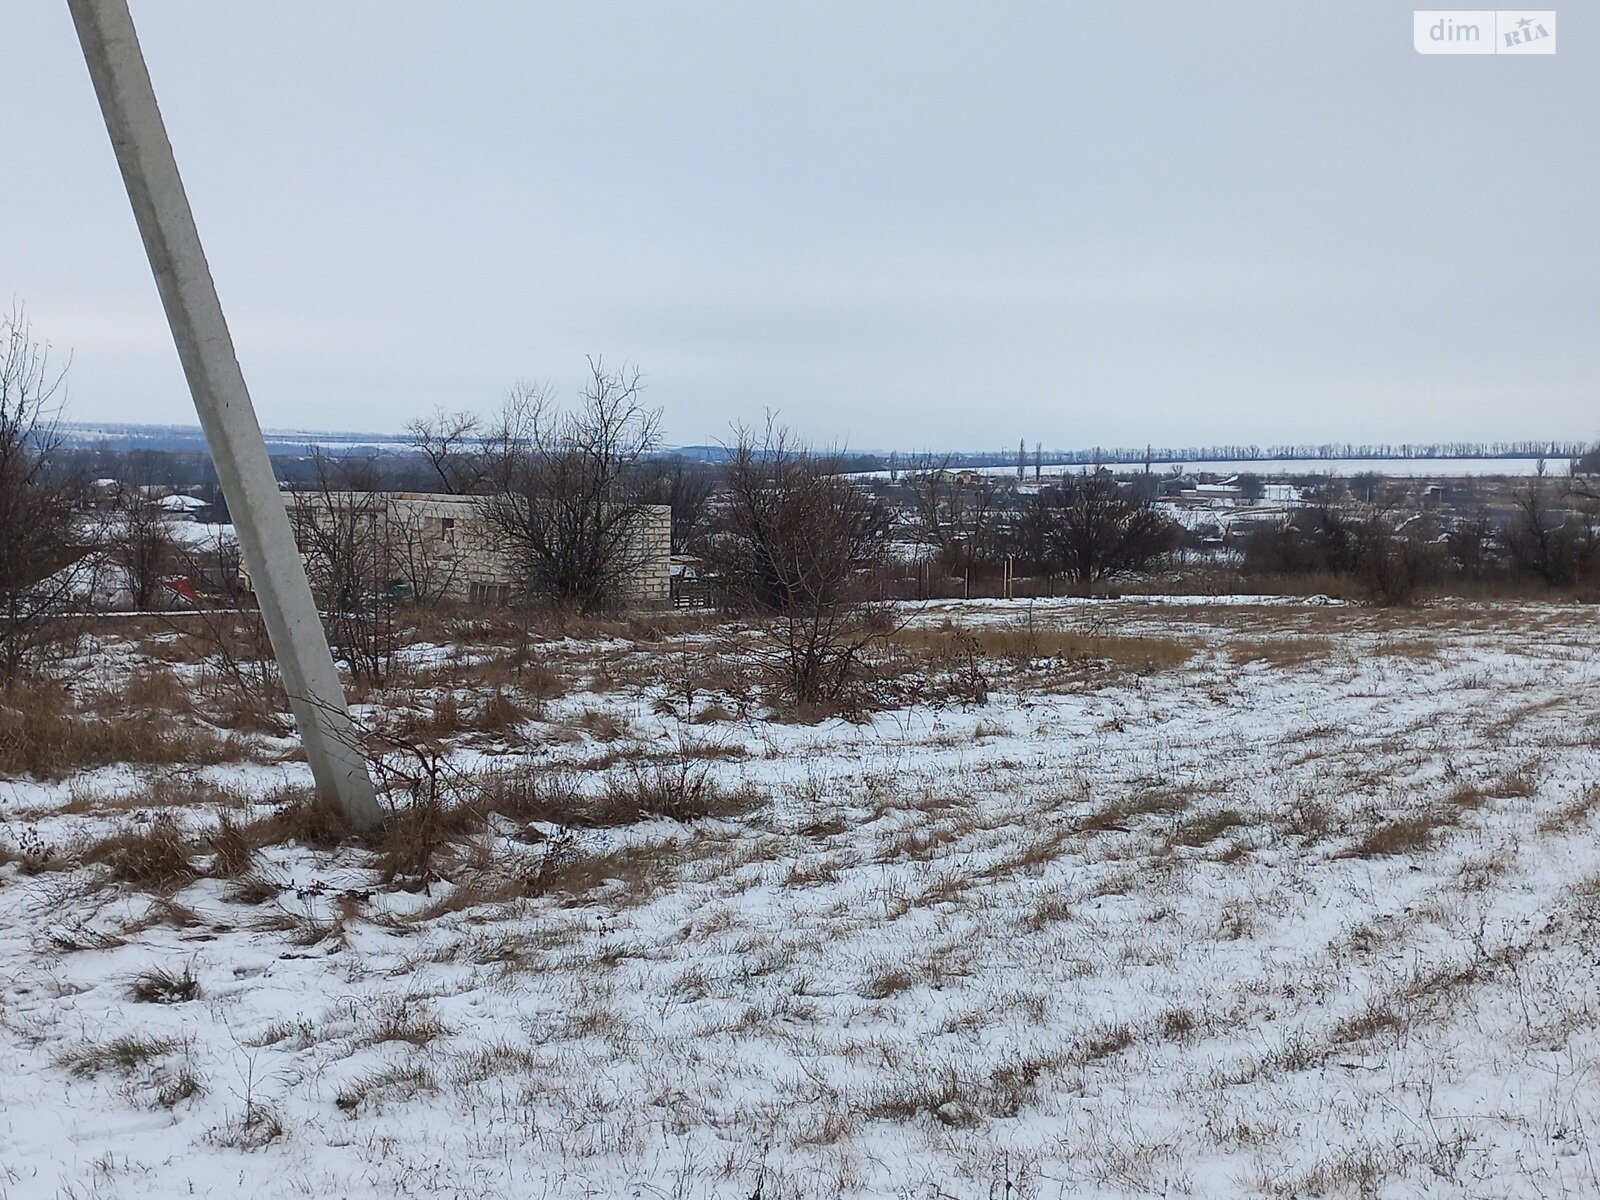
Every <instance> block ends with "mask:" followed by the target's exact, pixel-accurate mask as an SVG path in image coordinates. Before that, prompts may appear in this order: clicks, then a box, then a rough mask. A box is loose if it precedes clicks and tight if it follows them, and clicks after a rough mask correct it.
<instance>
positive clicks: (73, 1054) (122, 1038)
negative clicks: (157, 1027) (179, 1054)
mask: <svg viewBox="0 0 1600 1200" xmlns="http://www.w3.org/2000/svg"><path fill="white" fill-rule="evenodd" d="M177 1045H178V1040H177V1039H176V1038H170V1037H147V1036H142V1035H140V1034H132V1033H130V1034H122V1035H119V1036H117V1037H114V1038H109V1039H107V1040H106V1041H103V1042H90V1041H85V1042H82V1043H80V1044H79V1045H77V1046H74V1047H72V1048H71V1049H68V1050H63V1051H62V1052H61V1053H60V1054H58V1055H57V1056H56V1064H57V1065H58V1066H61V1067H65V1068H66V1069H67V1070H69V1071H71V1072H72V1073H73V1074H74V1075H78V1076H81V1077H84V1078H92V1077H93V1076H96V1075H101V1074H104V1073H106V1072H108V1071H114V1072H116V1073H118V1074H121V1075H129V1074H132V1073H133V1072H134V1071H136V1070H138V1069H139V1068H140V1067H141V1066H143V1065H144V1064H145V1063H147V1062H149V1061H151V1060H152V1059H155V1058H159V1057H160V1056H161V1055H163V1054H166V1053H167V1052H168V1051H170V1050H172V1049H174V1048H175V1047H176V1046H177Z"/></svg>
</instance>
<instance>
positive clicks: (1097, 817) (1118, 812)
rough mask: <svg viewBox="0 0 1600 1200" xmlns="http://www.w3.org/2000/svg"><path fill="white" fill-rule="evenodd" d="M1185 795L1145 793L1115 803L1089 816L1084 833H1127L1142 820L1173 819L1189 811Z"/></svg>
mask: <svg viewBox="0 0 1600 1200" xmlns="http://www.w3.org/2000/svg"><path fill="white" fill-rule="evenodd" d="M1188 803H1189V801H1188V797H1187V796H1186V795H1185V794H1184V793H1183V792H1181V791H1171V790H1165V791H1154V792H1145V793H1143V794H1142V795H1138V796H1125V797H1122V798H1121V799H1117V800H1111V801H1108V802H1106V803H1105V804H1102V805H1100V807H1098V808H1096V809H1094V810H1092V811H1091V812H1089V813H1088V814H1087V815H1086V816H1085V817H1084V818H1083V820H1082V821H1081V822H1079V824H1078V829H1079V831H1080V832H1082V833H1127V832H1128V831H1129V830H1130V829H1132V828H1133V822H1134V821H1135V820H1137V819H1138V818H1139V817H1147V816H1157V815H1170V814H1173V813H1179V812H1182V811H1183V810H1184V809H1185V808H1187V807H1188Z"/></svg>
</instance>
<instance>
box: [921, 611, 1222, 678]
mask: <svg viewBox="0 0 1600 1200" xmlns="http://www.w3.org/2000/svg"><path fill="white" fill-rule="evenodd" d="M889 640H890V643H891V644H892V645H894V646H897V647H900V648H903V649H906V650H909V651H912V652H913V653H917V654H921V655H925V656H927V657H930V658H958V657H962V656H965V655H969V654H977V655H979V656H980V657H982V658H986V659H994V660H1007V661H1010V662H1014V663H1029V662H1034V661H1037V660H1039V659H1054V660H1057V661H1060V662H1106V663H1112V664H1114V665H1116V666H1119V667H1123V668H1125V669H1127V670H1133V671H1155V670H1163V669H1167V668H1171V667H1176V666H1179V665H1180V664H1182V663H1184V662H1186V661H1187V660H1188V658H1189V656H1190V655H1191V654H1192V653H1193V652H1194V647H1193V645H1192V644H1190V643H1188V642H1185V641H1180V640H1178V639H1176V638H1165V637H1139V636H1129V635H1122V634H1099V633H1084V632H1080V631H1078V630H1073V629H1050V628H1029V627H1028V626H1027V625H1026V624H1024V623H1020V622H1019V623H1016V624H1009V625H975V626H965V625H957V624H954V623H948V622H947V623H946V624H943V625H931V626H929V625H916V626H907V627H905V628H903V629H899V630H896V631H895V632H894V633H893V634H891V635H890V639H889Z"/></svg>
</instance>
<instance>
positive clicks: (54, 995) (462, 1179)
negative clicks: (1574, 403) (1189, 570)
mask: <svg viewBox="0 0 1600 1200" xmlns="http://www.w3.org/2000/svg"><path fill="white" fill-rule="evenodd" d="M1023 608H1024V606H1022V605H1019V604H1013V605H1009V606H1007V605H1002V604H1000V603H993V604H991V603H972V604H960V603H942V604H933V605H929V606H927V607H926V610H925V611H924V612H922V613H921V614H920V615H919V617H918V620H919V622H920V623H922V624H926V625H937V624H938V623H941V622H944V621H946V620H950V621H954V622H959V623H961V624H963V625H967V626H971V627H977V626H980V625H982V624H984V623H990V624H992V623H995V622H997V621H1002V620H1009V621H1016V620H1017V618H1018V616H1019V614H1020V613H1021V612H1022V610H1023ZM1029 619H1030V620H1032V621H1035V622H1037V623H1038V624H1039V625H1040V626H1047V627H1051V628H1061V627H1071V628H1075V629H1092V630H1093V631H1094V632H1095V633H1096V634H1108V635H1117V636H1136V637H1153V638H1154V637H1160V638H1178V639H1185V640H1187V641H1188V642H1190V643H1192V645H1193V647H1194V652H1193V654H1192V656H1191V657H1190V658H1189V659H1188V661H1187V662H1186V663H1184V664H1183V665H1181V666H1179V667H1175V668H1172V669H1167V670H1155V671H1151V672H1149V673H1143V674H1141V673H1126V672H1122V673H1115V672H1111V673H1107V674H1106V675H1105V677H1104V678H1103V679H1099V678H1097V677H1095V676H1093V675H1091V676H1088V677H1086V678H1083V679H1080V680H1078V681H1076V682H1060V681H1059V679H1058V677H1056V676H1053V675H1051V674H1050V673H1049V672H1044V673H1043V674H1038V673H1030V672H1029V671H1027V670H1022V671H1019V672H1017V673H1014V674H1012V675H1008V676H1006V677H1005V678H1004V679H1002V678H1000V677H999V676H998V675H997V677H996V680H995V682H994V686H993V687H992V688H991V694H990V696H989V699H988V702H987V703H986V704H983V705H970V706H965V707H962V706H945V707H935V706H928V705H918V706H912V707H906V708H900V709H896V710H893V711H887V712H880V713H878V714H877V715H876V716H875V717H874V718H873V719H872V720H871V721H870V722H868V723H865V724H851V723H847V722H843V721H829V722H824V723H822V724H820V725H813V726H807V725H797V724H779V723H771V722H765V721H760V720H754V719H747V720H742V721H741V720H731V721H725V722H720V723H715V724H709V725H693V726H690V725H687V724H685V723H683V722H681V721H680V720H679V716H678V715H673V714H672V713H671V712H670V711H669V706H668V705H667V704H665V703H663V702H662V695H661V694H660V691H659V688H657V687H655V685H651V686H649V687H634V688H629V687H620V688H618V689H616V690H613V691H609V692H603V693H602V692H596V693H595V694H590V695H581V696H570V695H569V696H568V697H566V698H565V699H564V700H561V701H559V702H557V703H555V704H553V705H552V706H551V708H550V709H549V710H547V711H546V712H545V714H544V716H545V718H546V720H547V721H554V720H555V719H556V718H557V717H558V716H560V715H563V714H564V715H565V716H566V717H571V716H572V714H574V713H575V712H578V711H579V710H580V709H581V710H582V711H585V712H589V713H593V712H597V711H604V712H607V713H611V714H613V715H614V716H615V717H616V718H618V719H620V720H621V721H623V722H625V728H626V729H627V731H628V732H627V734H626V735H624V737H623V738H622V739H621V740H620V741H616V742H607V743H603V744H602V743H600V742H599V741H597V740H596V739H595V738H593V737H591V736H590V735H588V734H585V735H584V738H583V739H582V740H581V741H577V742H573V743H571V744H564V745H562V746H558V747H556V748H554V749H551V748H549V747H546V748H545V749H543V750H541V754H542V755H544V756H545V758H546V759H548V758H549V757H551V756H555V757H560V756H561V755H563V754H565V755H569V756H571V757H572V759H573V761H579V760H580V759H582V760H584V761H589V762H591V763H593V762H595V761H596V759H595V756H596V754H597V753H598V752H600V751H602V750H607V749H610V750H619V749H620V750H622V751H625V752H630V753H631V752H637V753H644V752H647V751H654V752H657V753H659V752H661V751H662V749H663V748H664V747H666V748H670V747H673V746H677V747H679V749H680V750H681V749H682V747H683V746H685V745H686V744H692V745H699V746H702V747H710V749H709V750H707V753H706V757H705V759H704V761H706V762H707V763H708V764H709V765H708V766H707V768H706V769H707V770H710V771H712V772H714V775H715V778H716V779H718V780H719V781H721V783H722V784H723V785H724V786H725V787H726V788H727V789H729V790H732V789H738V788H743V789H747V790H748V792H749V794H750V796H751V797H752V800H751V802H750V803H749V805H748V806H747V810H746V811H742V812H734V813H731V814H729V815H721V816H718V817H714V818H702V819H699V820H695V821H692V822H688V823H682V824H680V823H676V822H670V821H664V820H651V821H644V822H640V823H637V824H631V825H626V826H617V827H610V828H591V829H573V830H564V829H560V828H555V827H551V826H548V825H541V826H540V827H539V828H536V829H525V828H520V827H518V826H516V825H515V823H511V822H502V823H500V824H499V825H498V826H497V827H496V828H495V829H494V830H492V831H491V832H490V833H487V834H484V835H482V836H481V837H480V838H478V840H477V842H476V844H475V845H474V846H473V847H471V848H469V850H468V851H466V852H464V853H463V857H464V858H466V859H472V858H475V859H476V860H477V861H478V862H479V863H480V865H487V864H492V866H493V869H494V870H495V871H496V872H498V873H499V875H500V876H502V877H516V876H518V875H519V873H520V874H521V875H522V876H526V877H527V878H529V879H535V878H544V877H546V876H545V875H543V874H542V873H544V872H548V871H550V870H551V869H552V867H554V868H557V869H559V868H561V867H562V865H563V864H570V863H579V864H588V865H589V866H590V867H591V868H592V870H590V871H589V873H588V874H587V875H586V876H585V878H586V880H587V882H586V883H583V884H577V883H574V884H571V885H570V886H566V887H553V888H538V887H528V888H524V889H522V891H521V892H520V893H518V892H515V891H512V892H506V891H504V890H502V891H501V892H499V893H490V892H485V893H484V894H482V895H478V894H476V893H472V892H471V887H472V884H471V882H470V881H471V876H470V873H468V872H466V871H464V870H463V871H458V872H456V873H454V874H453V878H454V879H455V881H456V882H454V883H452V882H449V881H447V880H443V879H441V880H436V881H434V882H432V883H431V884H430V886H429V888H428V891H427V892H426V893H425V894H424V893H421V892H411V891H405V890H396V889H393V888H388V887H385V886H384V885H383V883H382V881H381V879H380V878H379V877H378V875H377V874H376V873H375V872H374V870H373V869H372V860H371V856H370V854H369V853H368V852H366V851H363V850H360V849H358V848H354V847H346V848H343V849H339V850H314V849H309V848H304V847H300V846H277V847H271V848H268V849H267V850H266V851H264V852H263V858H264V861H263V862H262V864H261V865H260V867H259V869H258V872H257V874H258V875H259V876H261V877H264V878H267V879H270V880H271V881H272V882H273V885H274V886H273V887H272V889H271V892H272V893H273V895H272V898H271V899H269V900H267V901H266V902H265V903H260V904H251V903H245V902H244V901H243V900H241V899H239V898H237V892H236V889H235V888H234V887H233V885H230V884H227V883H225V882H223V881H221V880H218V879H211V878H200V879H198V880H196V881H195V882H193V883H191V884H189V885H188V886H186V887H183V888H182V889H181V890H179V891H177V892H176V893H175V894H173V895H171V896H169V897H162V896H152V895H151V894H148V893H145V892H142V891H139V890H136V889H133V888H130V887H124V886H120V885H115V886H107V885H105V884H103V883H102V882H100V881H99V878H98V876H97V875H96V873H95V871H96V869H95V868H88V867H81V868H76V869H74V870H69V871H43V872H40V873H38V874H26V873H24V865H25V864H24V863H20V862H13V863H11V865H9V866H4V867H0V962H4V963H5V964H6V966H5V968H4V971H3V972H0V1048H3V1049H0V1053H3V1054H4V1056H5V1061H6V1062H7V1064H8V1069H7V1070H6V1071H4V1072H3V1073H0V1198H3V1200H25V1198H32V1197H56V1196H63V1197H65V1196H71V1197H97V1196H104V1197H111V1196H115V1197H171V1196H190V1195H193V1196H230V1197H232V1196H238V1195H247V1196H251V1197H256V1198H268V1197H298V1196H316V1197H328V1196H340V1197H391V1196H419V1197H478V1196H483V1197H490V1196H495V1197H498V1196H517V1197H525V1196H551V1197H568V1196H637V1197H658V1196H673V1197H694V1196H718V1197H739V1198H741V1200H743V1198H748V1197H760V1198H761V1200H773V1198H774V1197H797V1198H798V1197H832V1196H852V1197H854V1196H904V1197H963V1198H965V1197H972V1198H978V1197H985V1198H987V1197H1031V1196H1045V1197H1055V1196H1082V1197H1123V1196H1186V1195H1192V1196H1204V1197H1231V1196H1255V1195H1267V1196H1279V1197H1298V1196H1311V1195H1350V1196H1358V1195H1359V1196H1367V1195H1371V1196H1385V1197H1417V1196H1451V1197H1455V1196H1469V1197H1503V1196H1507V1195H1530V1196H1533V1195H1537V1196H1591V1195H1596V1194H1600V1163H1597V1154H1600V1148H1597V1147H1596V1145H1595V1141H1594V1138H1595V1133H1596V1131H1595V1129H1594V1128H1593V1125H1594V1122H1595V1115H1596V1114H1597V1113H1600V985H1597V982H1596V981H1597V975H1596V968H1597V966H1600V961H1597V959H1600V950H1597V949H1596V947H1597V946H1600V849H1597V846H1596V834H1597V832H1600V828H1597V824H1600V822H1597V818H1596V815H1595V814H1596V812H1597V811H1600V791H1597V784H1600V703H1597V700H1600V650H1597V646H1596V639H1595V636H1594V635H1595V632H1596V630H1595V621H1594V617H1593V615H1592V612H1591V611H1590V610H1585V609H1581V608H1563V607H1558V606H1540V605H1522V606H1509V607H1507V606H1502V607H1491V606H1458V607H1455V608H1451V609H1449V610H1443V611H1441V610H1425V611H1423V612H1420V613H1418V614H1414V615H1402V616H1392V615H1388V614H1373V613H1371V612H1370V611H1368V610H1359V609H1350V608H1345V607H1337V606H1327V605H1305V604H1300V605H1295V604H1285V603H1283V602H1281V601H1276V600H1274V602H1273V603H1272V604H1267V603H1246V604H1220V603H1217V602H1215V600H1214V599H1213V598H1209V597H1208V598H1192V599H1185V598H1174V597H1162V598H1159V601H1156V600H1149V601H1140V602H1137V603H1135V602H1127V603H1121V604H1117V603H1105V602H1100V603H1097V604H1096V603H1083V602H1070V601H1060V602H1055V603H1053V604H1042V603H1041V604H1038V605H1035V606H1034V607H1033V610H1032V616H1031V617H1030V618H1029ZM708 645H709V643H708ZM707 652H709V651H707ZM415 654H416V655H417V656H418V657H419V658H423V659H427V660H428V661H430V662H432V661H435V660H438V659H440V658H441V656H442V655H443V654H444V651H443V650H442V648H441V647H438V646H427V647H419V648H418V649H417V650H416V651H415ZM1052 681H1054V682H1052ZM679 712H680V715H681V709H680V710H679ZM535 724H537V722H535ZM465 753H466V752H465V751H463V754H465ZM585 756H587V757H586V758H585ZM491 757H492V756H491ZM488 760H489V759H486V758H485V756H484V755H483V754H482V753H478V754H477V756H476V757H475V758H474V759H473V762H475V763H476V762H482V761H488ZM493 761H497V762H501V763H512V764H515V763H516V762H517V761H518V760H517V759H516V758H515V757H499V758H493ZM697 761H698V760H697ZM595 769H598V767H596V768H595ZM609 769H611V770H617V769H625V764H624V766H623V767H621V768H619V767H611V768H609ZM303 771H304V767H303V766H302V765H300V764H296V763H292V762H288V763H279V764H275V765H258V766H250V765H240V764H232V765H227V766H222V767H216V768H207V769H205V771H204V772H201V774H202V776H204V777H208V778H209V777H216V778H218V779H221V780H222V781H224V782H228V783H231V784H234V785H238V784H240V783H241V782H243V783H244V784H246V785H247V786H250V787H253V788H257V789H259V790H260V791H262V792H265V791H267V790H269V789H270V788H272V787H274V786H277V785H278V784H280V783H281V782H282V781H283V780H284V779H285V778H288V779H291V780H293V779H299V778H301V777H302V775H303ZM140 775H141V773H140V772H135V771H133V770H130V769H128V768H111V769H108V770H104V771H101V772H98V773H96V774H95V775H94V776H93V777H92V778H91V779H80V780H77V781H76V782H74V781H71V780H69V781H66V782H63V783H58V784H52V785H44V784H34V783H27V782H12V783H4V782H0V815H3V816H4V817H5V824H4V825H3V826H0V841H4V842H9V843H10V844H11V845H13V846H14V847H15V846H19V845H20V846H23V847H24V848H25V847H26V846H27V845H28V844H30V841H31V844H32V845H34V846H38V845H40V844H43V845H55V846H63V847H64V846H67V845H69V844H71V843H73V842H74V841H75V840H81V839H83V838H85V837H87V836H90V835H91V834H94V833H97V832H98V833H104V832H107V831H109V830H110V829H111V828H112V827H113V825H114V824H115V822H117V821H122V820H133V821H139V820H148V819H149V818H150V817H151V816H152V815H153V810H149V809H144V810H141V809H138V808H135V809H133V810H126V809H117V808H116V807H115V799H116V797H117V796H119V795H123V794H132V793H133V792H134V791H135V789H137V788H138V787H139V786H140ZM85 796H88V797H90V798H89V799H88V800H85V799H84V797H85ZM75 801H76V802H75ZM181 815H182V816H183V818H184V819H185V820H186V821H189V822H191V823H199V824H204V823H207V822H209V821H211V820H213V819H214V818H213V817H212V816H211V815H210V814H208V813H206V812H204V811H200V810H184V811H183V812H182V814H181ZM0 861H3V859H0ZM152 969H159V970H162V971H166V972H168V973H169V974H175V975H178V976H182V975H184V974H187V975H190V976H192V978H193V979H194V980H195V981H196V985H197V989H196V994H195V995H194V996H193V997H192V998H188V999H183V998H182V997H181V996H180V997H177V999H178V1002H174V1003H154V1002H149V1001H148V1000H139V999H135V998H134V987H135V985H136V983H137V981H138V980H139V977H140V975H141V972H147V971H150V970H152ZM166 998H168V999H172V998H173V997H172V996H170V995H169V996H167V997H166Z"/></svg>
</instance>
